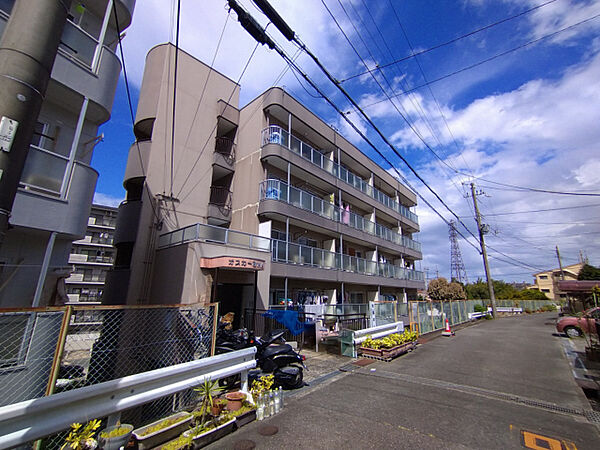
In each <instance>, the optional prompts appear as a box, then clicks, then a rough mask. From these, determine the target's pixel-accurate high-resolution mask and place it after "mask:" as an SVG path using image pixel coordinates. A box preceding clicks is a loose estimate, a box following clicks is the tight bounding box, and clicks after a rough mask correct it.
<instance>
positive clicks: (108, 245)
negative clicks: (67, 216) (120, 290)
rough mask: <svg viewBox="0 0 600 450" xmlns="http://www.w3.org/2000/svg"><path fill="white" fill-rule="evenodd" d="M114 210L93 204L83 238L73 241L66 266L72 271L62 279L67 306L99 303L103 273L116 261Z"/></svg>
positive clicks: (104, 274) (115, 218) (102, 285)
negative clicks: (67, 276)
mask: <svg viewBox="0 0 600 450" xmlns="http://www.w3.org/2000/svg"><path fill="white" fill-rule="evenodd" d="M116 225H117V208H113V207H111V206H104V205H92V210H91V212H90V217H89V218H88V225H87V230H86V232H85V237H84V238H83V239H79V240H77V241H74V242H73V246H72V247H71V254H70V255H69V264H72V266H73V271H72V272H71V275H70V276H69V278H67V279H66V280H65V284H66V293H67V296H68V298H69V302H70V303H86V304H90V303H93V304H100V302H101V301H102V292H103V291H104V282H105V280H106V273H107V272H108V271H109V269H110V268H111V267H112V265H113V262H114V260H115V249H114V247H113V245H112V244H113V238H114V234H115V227H116Z"/></svg>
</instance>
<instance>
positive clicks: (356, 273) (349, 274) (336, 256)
mask: <svg viewBox="0 0 600 450" xmlns="http://www.w3.org/2000/svg"><path fill="white" fill-rule="evenodd" d="M271 248H272V261H273V262H275V263H284V264H288V265H294V266H302V268H303V269H304V272H305V273H304V274H302V273H301V272H300V271H299V270H294V272H293V273H292V274H291V276H292V277H294V276H295V277H299V278H303V277H304V278H311V277H317V279H318V278H323V279H328V280H329V279H332V276H331V275H325V274H324V273H323V272H322V270H334V271H338V272H343V273H344V274H346V275H345V276H342V277H341V278H343V279H345V281H348V282H355V283H366V284H373V283H374V284H381V285H387V284H397V285H399V286H406V287H408V286H410V287H418V286H420V285H421V284H423V283H424V276H423V272H420V271H417V270H413V269H409V268H405V267H401V266H398V265H395V264H390V263H387V262H377V261H372V260H368V259H365V258H360V257H356V256H351V255H347V254H343V253H339V252H332V251H328V250H325V249H321V248H317V247H312V246H307V245H301V244H298V243H293V242H286V241H283V240H278V239H273V240H272V242H271ZM315 269H317V270H318V271H316V272H315ZM271 271H272V275H275V276H290V275H288V274H286V273H278V271H277V268H276V266H272V268H271ZM294 274H295V275H294ZM365 276H366V277H376V278H379V279H377V280H375V279H372V280H371V282H369V281H368V278H364V277H365ZM338 278H340V277H339V276H338ZM382 278H383V279H385V280H382Z"/></svg>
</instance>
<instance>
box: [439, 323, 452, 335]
mask: <svg viewBox="0 0 600 450" xmlns="http://www.w3.org/2000/svg"><path fill="white" fill-rule="evenodd" d="M442 336H454V331H452V330H451V329H450V323H449V322H448V319H446V328H444V331H442Z"/></svg>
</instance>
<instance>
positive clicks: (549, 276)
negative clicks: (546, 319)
mask: <svg viewBox="0 0 600 450" xmlns="http://www.w3.org/2000/svg"><path fill="white" fill-rule="evenodd" d="M582 267H583V263H577V264H572V265H570V266H565V267H563V269H562V272H561V270H560V269H559V268H557V269H551V270H546V271H545V272H539V273H535V274H533V276H534V277H535V279H534V284H533V285H532V286H530V287H529V288H530V289H538V290H539V291H540V292H543V293H544V294H546V296H548V297H549V298H551V299H552V300H554V301H555V302H563V303H564V302H565V301H566V300H567V292H565V291H561V290H560V289H559V287H558V282H559V281H561V280H563V281H576V280H577V275H578V274H579V271H580V270H581V268H582ZM563 277H564V278H563Z"/></svg>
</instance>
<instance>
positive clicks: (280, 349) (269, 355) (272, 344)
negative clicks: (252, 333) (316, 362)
mask: <svg viewBox="0 0 600 450" xmlns="http://www.w3.org/2000/svg"><path fill="white" fill-rule="evenodd" d="M284 333H285V330H275V331H272V332H270V333H268V334H267V335H265V336H263V337H260V338H256V363H257V365H258V368H257V369H253V370H250V371H249V373H248V378H249V379H250V381H251V382H252V381H253V380H258V379H259V378H260V377H261V376H263V375H270V374H273V376H274V384H275V386H281V387H282V388H284V389H298V388H300V387H302V386H304V381H303V380H304V371H303V369H306V365H305V364H304V359H305V358H304V356H302V355H300V354H299V353H297V352H296V351H295V350H294V349H293V348H292V346H291V345H290V344H286V343H285V340H284V339H283V334H284ZM276 342H283V343H279V344H277V343H276ZM307 370H308V369H307Z"/></svg>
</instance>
